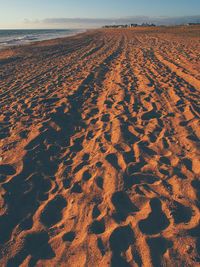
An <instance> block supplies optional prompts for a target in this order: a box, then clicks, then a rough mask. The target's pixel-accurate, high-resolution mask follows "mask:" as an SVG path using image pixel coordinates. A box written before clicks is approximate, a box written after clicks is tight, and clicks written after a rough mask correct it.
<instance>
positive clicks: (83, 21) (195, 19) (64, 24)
mask: <svg viewBox="0 0 200 267" xmlns="http://www.w3.org/2000/svg"><path fill="white" fill-rule="evenodd" d="M23 23H24V24H25V25H31V26H33V25H36V26H39V25H41V26H43V27H53V28H55V27H61V28H98V27H101V26H103V25H112V24H130V23H137V24H141V23H154V24H156V25H180V24H187V23H200V15H198V16H184V17H148V16H132V17H124V18H97V19H96V18H45V19H41V20H38V19H24V20H23Z"/></svg>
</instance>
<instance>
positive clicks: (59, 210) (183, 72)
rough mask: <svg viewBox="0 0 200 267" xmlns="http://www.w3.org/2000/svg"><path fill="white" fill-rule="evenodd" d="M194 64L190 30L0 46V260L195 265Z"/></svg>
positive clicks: (199, 38)
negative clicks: (0, 48) (9, 46)
mask: <svg viewBox="0 0 200 267" xmlns="http://www.w3.org/2000/svg"><path fill="white" fill-rule="evenodd" d="M199 69H200V27H196V26H194V27H193V26H185V27H154V28H152V29H149V28H140V29H96V30H88V31H86V32H84V33H81V34H78V35H74V36H70V37H65V38H58V39H53V40H50V41H49V40H46V41H40V42H37V43H35V44H29V45H24V46H18V47H12V48H7V49H3V50H0V88H1V90H0V111H1V112H0V192H1V194H0V243H1V247H0V251H1V255H2V256H1V258H0V265H1V266H19V265H22V266H29V265H30V266H47V267H48V266H61V265H62V266H65V265H66V264H67V265H68V266H70V267H71V266H72V267H76V266H78V265H79V266H80V267H84V266H88V267H93V266H94V264H95V265H97V266H98V265H99V266H106V267H110V266H111V267H115V266H119V265H120V266H136V265H138V266H143V265H145V266H180V265H182V266H187V265H189V266H197V265H198V263H199V258H200V252H199V233H198V229H199V227H200V224H199V218H200V211H199V207H200V197H199V194H200V182H199V179H200V167H199V166H200V153H199V152H200V151H199V149H200V147H199V141H200V133H199V126H200V106H199V103H200V73H199ZM41 248H42V250H41ZM183 251H184V253H183Z"/></svg>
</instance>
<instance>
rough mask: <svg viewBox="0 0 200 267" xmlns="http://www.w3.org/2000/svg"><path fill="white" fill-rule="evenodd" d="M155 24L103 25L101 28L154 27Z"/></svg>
mask: <svg viewBox="0 0 200 267" xmlns="http://www.w3.org/2000/svg"><path fill="white" fill-rule="evenodd" d="M155 26H156V25H155V24H148V23H142V24H141V25H139V24H135V23H131V24H124V25H105V26H103V28H135V27H155Z"/></svg>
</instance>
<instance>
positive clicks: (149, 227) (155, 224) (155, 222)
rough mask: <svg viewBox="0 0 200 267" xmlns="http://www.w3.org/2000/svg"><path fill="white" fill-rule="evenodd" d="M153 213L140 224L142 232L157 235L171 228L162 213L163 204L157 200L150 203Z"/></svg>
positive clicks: (154, 199)
mask: <svg viewBox="0 0 200 267" xmlns="http://www.w3.org/2000/svg"><path fill="white" fill-rule="evenodd" d="M150 206H151V213H150V214H149V216H148V217H147V218H146V219H144V220H141V221H140V222H139V228H140V230H141V231H142V232H143V233H145V234H147V235H155V234H158V233H160V232H161V231H162V230H164V229H166V228H167V227H168V226H169V220H168V218H167V216H166V215H165V213H164V212H163V211H162V208H161V202H160V200H159V199H157V198H153V199H152V200H151V201H150Z"/></svg>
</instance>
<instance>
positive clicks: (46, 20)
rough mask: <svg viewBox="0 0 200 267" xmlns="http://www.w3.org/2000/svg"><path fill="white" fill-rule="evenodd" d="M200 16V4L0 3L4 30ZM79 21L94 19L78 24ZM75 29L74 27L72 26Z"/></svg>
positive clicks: (175, 0) (196, 0)
mask: <svg viewBox="0 0 200 267" xmlns="http://www.w3.org/2000/svg"><path fill="white" fill-rule="evenodd" d="M194 15H200V0H0V29H8V28H55V27H57V28H58V27H59V28H67V27H71V26H72V27H73V25H75V26H81V25H82V24H84V23H85V24H90V25H94V26H95V25H96V24H98V23H95V19H100V20H102V23H103V19H113V21H114V20H117V19H119V18H126V17H135V16H148V17H160V16H165V17H177V16H179V17H183V16H194ZM76 18H81V19H82V18H84V19H93V20H92V21H90V20H86V21H85V22H84V20H82V21H78V22H77V21H76V20H75V19H76ZM70 25H71V26H70Z"/></svg>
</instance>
